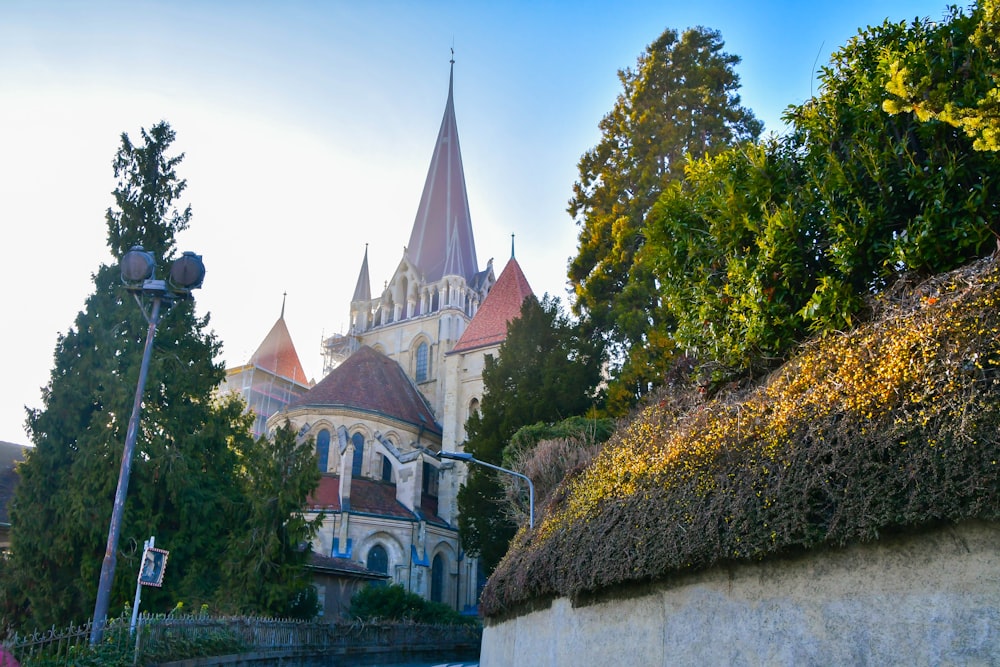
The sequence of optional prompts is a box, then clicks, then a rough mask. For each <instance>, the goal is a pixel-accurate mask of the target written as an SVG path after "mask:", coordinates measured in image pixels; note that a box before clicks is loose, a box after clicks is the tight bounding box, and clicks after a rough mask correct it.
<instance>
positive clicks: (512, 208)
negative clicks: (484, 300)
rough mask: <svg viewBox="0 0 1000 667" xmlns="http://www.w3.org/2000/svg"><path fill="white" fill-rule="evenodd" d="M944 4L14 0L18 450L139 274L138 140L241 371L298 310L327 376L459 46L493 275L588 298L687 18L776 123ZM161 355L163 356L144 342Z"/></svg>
mask: <svg viewBox="0 0 1000 667" xmlns="http://www.w3.org/2000/svg"><path fill="white" fill-rule="evenodd" d="M945 6H946V4H945V3H944V2H937V1H934V2H927V1H924V0H911V1H909V2H902V1H896V0H841V1H827V0H816V1H814V2H801V1H781V2H779V1H772V2H768V1H763V2H755V3H748V2H745V1H743V2H739V1H723V0H703V1H701V2H690V1H686V2H676V1H673V0H661V1H660V2H631V1H628V0H625V1H624V2H615V3H611V2H590V1H586V2H576V3H570V2H556V1H547V2H546V1H544V0H543V1H541V2H485V1H483V2H434V1H431V2H416V1H411V2H382V1H378V0H374V1H366V2H361V1H360V0H355V1H354V2H341V1H338V0H330V1H328V2H318V1H316V2H301V1H294V0H292V1H289V2H280V3H279V2H235V1H230V2H222V1H211V0H204V1H201V2H193V1H185V0H173V1H169V2H151V1H150V2H143V1H130V2H86V3H84V2H51V1H46V0H34V1H20V0H0V226H2V229H3V234H4V243H3V244H2V245H0V284H2V285H3V286H4V289H3V290H2V291H0V310H2V312H3V313H4V315H5V322H4V326H3V327H2V328H0V345H2V349H3V350H4V355H3V358H4V362H3V380H2V381H0V440H4V441H12V442H21V443H27V442H28V439H27V436H26V435H25V433H24V430H23V421H24V406H25V405H28V406H31V407H38V406H40V403H41V394H40V388H41V387H42V386H43V385H45V384H46V382H47V380H48V374H49V371H50V369H51V366H52V353H53V350H54V349H55V344H56V337H57V335H58V334H59V333H60V332H65V331H67V330H68V329H69V328H70V326H71V325H72V323H73V320H74V318H75V316H76V314H77V312H78V311H79V310H80V309H81V308H82V306H83V303H84V300H85V299H86V297H87V295H88V294H89V293H90V292H91V290H92V285H91V282H90V275H91V273H92V272H94V271H95V270H96V269H97V267H98V266H99V265H100V264H101V263H112V262H114V261H115V260H114V259H113V258H112V257H111V256H110V255H109V253H108V250H107V248H106V246H105V224H104V212H105V210H106V209H107V208H108V206H110V205H111V203H112V198H111V191H112V190H113V189H114V186H115V183H114V178H113V174H112V171H111V161H112V158H113V156H114V153H115V151H116V150H117V147H118V145H119V137H120V135H121V133H122V132H128V133H129V134H130V136H132V137H133V138H134V139H135V138H137V137H138V134H139V129H140V128H142V127H150V126H151V125H153V124H154V123H156V122H158V121H159V120H161V119H162V120H167V121H169V122H170V123H171V125H172V126H173V128H174V130H175V131H176V132H177V141H176V143H175V148H176V150H177V151H183V152H184V153H185V154H186V158H185V160H184V162H183V163H182V164H181V166H180V169H179V172H180V175H181V176H182V177H184V178H186V179H187V180H188V190H187V193H186V197H185V199H184V201H185V202H186V203H190V204H191V206H192V210H193V213H194V217H193V220H192V224H191V228H190V229H189V230H187V231H185V232H184V233H183V234H182V235H181V236H180V237H179V243H178V245H179V249H180V250H193V251H195V252H199V253H201V254H202V255H203V256H204V261H205V264H206V267H207V272H208V273H207V277H206V280H205V285H204V288H203V289H202V290H201V291H200V292H198V293H197V295H196V298H197V304H198V309H199V311H200V312H202V313H204V312H209V313H211V316H212V325H211V326H212V328H213V329H214V330H215V332H216V333H217V334H218V335H219V337H220V338H221V340H222V341H223V345H224V349H223V359H224V360H225V361H226V363H227V364H230V365H235V364H239V363H244V362H245V361H246V360H247V359H248V357H249V356H250V355H251V354H252V352H253V351H254V349H255V348H256V346H257V345H258V344H259V342H260V341H261V339H262V338H263V337H264V335H265V334H266V333H267V331H268V330H269V329H270V327H271V326H272V324H273V323H274V321H275V320H276V319H277V317H278V315H279V313H280V309H281V302H282V294H283V293H284V292H287V293H288V297H287V306H286V310H285V320H286V322H287V324H288V326H289V329H290V331H291V333H292V337H293V339H294V341H295V344H296V347H297V348H298V352H299V356H300V357H301V359H302V362H303V365H304V366H305V369H306V371H307V373H309V374H310V375H313V376H315V378H316V379H317V380H318V379H319V378H320V372H321V368H322V363H321V358H320V355H319V343H320V341H321V339H322V337H323V336H324V335H329V334H332V333H336V332H340V331H343V330H344V329H345V327H346V324H347V316H348V307H349V300H350V296H351V293H352V292H353V288H354V283H355V280H356V279H357V275H358V269H359V267H360V264H361V258H362V255H363V253H364V248H365V244H366V243H368V244H369V261H370V267H371V278H372V285H373V291H377V290H378V288H379V287H380V286H381V285H382V283H383V281H385V280H387V279H388V278H389V277H390V276H391V273H392V271H393V269H394V268H395V266H396V264H397V263H398V262H399V260H400V258H401V256H402V249H403V244H405V243H406V240H407V238H408V236H409V230H410V227H411V225H412V223H413V218H414V215H415V213H416V207H417V203H418V201H419V197H420V191H421V188H422V186H423V179H424V176H425V174H426V170H427V166H428V163H429V161H430V156H431V149H432V147H433V142H434V139H435V137H436V135H437V130H438V125H439V123H440V121H441V115H442V113H443V111H444V103H445V98H446V94H447V85H448V60H449V57H450V53H449V50H450V49H451V48H452V47H454V50H455V61H456V63H455V106H456V113H457V116H458V127H459V135H460V137H461V145H462V152H463V159H464V164H465V175H466V182H467V186H468V190H469V198H470V208H471V213H472V220H473V226H474V229H475V234H476V249H477V252H478V255H479V260H480V264H481V265H483V266H485V264H486V261H487V260H488V259H489V258H491V257H495V258H496V263H497V265H498V267H502V266H503V262H504V261H506V258H507V257H508V256H509V252H510V235H511V234H515V235H516V248H517V257H518V261H519V262H520V264H521V266H522V268H523V269H524V271H525V274H526V275H527V277H528V280H529V282H530V283H531V285H532V287H533V288H534V290H535V292H536V293H537V294H539V295H541V294H542V293H544V292H549V293H551V294H556V295H559V296H563V297H565V294H566V280H565V273H566V265H567V261H568V258H569V257H570V256H571V255H573V254H574V250H575V248H576V234H577V229H576V226H575V225H574V223H573V221H572V220H571V219H570V217H569V215H568V214H567V213H566V203H567V201H568V199H569V197H570V194H571V189H572V185H573V182H574V180H575V179H576V176H577V170H576V165H577V162H578V160H579V158H580V156H581V155H582V154H583V153H584V151H586V150H587V149H588V148H590V147H592V146H593V145H595V144H596V143H597V141H598V139H599V131H598V127H597V124H598V122H599V121H600V119H601V117H602V116H603V115H604V114H605V113H607V112H608V111H609V110H610V109H611V107H612V105H613V104H614V100H615V97H616V96H617V94H618V93H619V92H620V84H619V81H618V78H617V71H618V70H619V69H621V68H624V67H630V66H633V65H634V64H635V61H636V58H637V57H638V56H639V55H640V54H641V53H642V51H643V50H644V49H645V47H646V45H648V44H649V43H650V42H652V41H653V40H654V39H656V37H658V36H659V35H660V34H661V33H662V31H663V30H664V29H665V28H668V27H670V28H676V29H678V30H682V29H684V28H686V27H690V26H695V25H703V26H707V27H711V28H716V29H718V30H720V31H721V32H722V36H723V38H724V40H725V42H726V50H727V51H728V52H730V53H734V54H736V55H739V56H740V57H741V58H742V59H743V61H742V63H741V65H740V66H739V68H738V72H739V74H740V76H741V78H742V84H743V88H742V96H743V102H744V104H745V105H746V106H749V107H750V108H751V109H753V111H754V112H755V113H756V114H757V116H758V117H759V118H761V119H762V120H763V121H764V122H765V126H766V129H767V130H769V131H777V132H780V131H781V130H782V125H781V120H780V118H781V114H782V111H783V110H784V109H785V108H786V107H787V106H788V105H790V104H798V103H801V102H803V101H804V100H806V99H808V98H809V97H810V95H811V94H813V93H814V92H816V86H817V84H816V81H815V76H814V72H815V71H816V69H817V68H818V67H820V66H822V65H824V64H826V63H827V62H828V60H829V55H830V54H831V53H832V52H833V51H834V50H836V49H837V48H838V47H839V46H841V45H842V44H844V43H845V42H846V41H847V40H848V39H849V38H850V37H851V36H852V35H854V34H856V33H857V30H858V28H859V27H863V26H865V25H870V24H877V23H880V22H881V21H882V20H883V19H885V18H887V17H888V18H891V19H893V20H904V19H912V18H914V17H918V16H919V17H931V18H934V19H937V18H940V17H941V16H942V14H943V12H944V9H945ZM135 353H136V354H137V355H139V354H141V351H140V350H136V351H135Z"/></svg>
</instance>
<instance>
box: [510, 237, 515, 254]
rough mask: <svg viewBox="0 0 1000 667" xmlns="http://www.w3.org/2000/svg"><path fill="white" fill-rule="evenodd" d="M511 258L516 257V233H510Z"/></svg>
mask: <svg viewBox="0 0 1000 667" xmlns="http://www.w3.org/2000/svg"><path fill="white" fill-rule="evenodd" d="M510 258H511V259H514V235H513V234H511V235H510Z"/></svg>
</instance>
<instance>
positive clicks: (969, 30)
mask: <svg viewBox="0 0 1000 667" xmlns="http://www.w3.org/2000/svg"><path fill="white" fill-rule="evenodd" d="M948 12H949V16H948V20H946V21H942V22H939V23H935V24H929V25H926V26H924V28H925V30H927V32H929V33H932V34H934V35H935V36H934V38H932V39H923V40H911V41H910V42H909V43H907V44H905V45H900V46H899V47H897V48H892V49H887V50H886V51H885V53H884V54H883V56H882V62H881V65H882V67H883V68H884V70H885V71H886V73H887V77H888V80H887V81H886V83H885V89H886V92H887V93H889V96H888V98H887V99H886V100H885V101H884V102H883V103H882V108H883V109H885V110H886V111H888V112H889V113H893V114H896V113H908V112H912V113H913V114H915V115H916V117H917V118H918V119H919V120H921V121H930V120H938V121H941V122H945V123H948V124H949V125H953V126H955V127H958V128H961V129H962V130H963V131H964V132H965V133H966V135H967V136H968V137H969V138H971V139H972V140H973V144H972V147H973V148H974V149H976V150H986V151H997V150H1000V0H979V1H978V2H976V3H974V4H973V6H972V8H971V12H970V13H969V14H965V13H964V12H960V11H959V10H958V8H957V7H951V8H949V10H948ZM942 33H943V35H942ZM942 36H944V37H945V38H944V39H942V38H941V37H942Z"/></svg>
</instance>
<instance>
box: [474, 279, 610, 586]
mask: <svg viewBox="0 0 1000 667" xmlns="http://www.w3.org/2000/svg"><path fill="white" fill-rule="evenodd" d="M603 358H604V356H603V349H602V347H601V345H600V344H599V343H598V342H596V341H594V340H593V339H590V338H589V337H587V336H585V335H583V334H582V330H581V327H580V326H579V325H578V324H577V323H575V322H572V321H571V320H570V319H569V318H568V317H567V316H566V315H565V314H563V313H562V312H561V310H560V302H559V299H557V298H550V297H548V296H546V297H545V298H544V299H543V300H542V301H541V302H539V301H538V300H537V299H536V298H534V297H529V298H527V299H525V300H524V304H523V305H522V307H521V314H520V316H519V317H518V318H517V319H515V320H513V321H512V322H510V323H509V324H508V325H507V338H506V340H505V341H504V342H503V343H502V344H501V345H500V350H499V358H497V359H494V358H487V360H486V367H485V368H484V370H483V385H484V394H483V400H482V403H481V405H480V408H481V409H480V411H479V412H477V413H473V414H472V415H471V416H470V417H469V419H468V421H467V422H466V433H467V434H468V440H467V442H466V444H465V451H466V452H467V453H469V454H472V455H473V456H474V457H476V458H477V459H479V460H481V461H485V462H487V463H492V464H494V465H501V462H502V460H503V454H504V450H505V448H506V447H507V446H508V443H509V442H510V439H511V437H512V436H513V435H514V433H515V432H517V430H518V429H520V428H521V427H522V426H527V425H529V424H537V423H539V422H546V423H547V422H556V421H560V420H562V419H565V418H567V417H571V416H574V415H581V414H584V413H585V412H587V411H588V410H589V409H590V408H591V407H592V406H593V405H594V403H595V397H594V391H595V388H596V387H597V385H598V383H599V382H600V379H601V363H602V361H603ZM503 498H504V490H503V487H502V485H501V484H500V482H499V480H498V478H497V473H495V472H494V471H492V470H490V469H488V468H484V467H481V466H480V467H477V466H475V465H472V466H470V469H469V477H468V479H467V480H466V483H465V485H464V486H463V487H462V488H461V489H460V490H459V493H458V507H459V519H458V521H459V532H460V533H461V535H462V544H463V546H464V547H465V549H466V550H467V551H468V552H469V553H471V554H475V555H478V556H479V557H480V558H481V559H482V562H483V565H484V567H485V568H486V570H487V571H490V570H492V569H493V568H494V567H496V564H497V563H498V562H499V561H500V558H501V557H503V555H504V553H506V551H507V545H508V543H509V542H510V540H511V538H512V537H513V536H514V533H515V531H516V526H515V525H514V524H513V523H512V522H511V521H510V519H508V518H507V516H506V515H505V514H504V512H502V511H501V509H500V504H501V503H502V502H503Z"/></svg>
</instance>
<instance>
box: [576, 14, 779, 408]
mask: <svg viewBox="0 0 1000 667" xmlns="http://www.w3.org/2000/svg"><path fill="white" fill-rule="evenodd" d="M724 46H725V45H724V42H723V40H722V36H721V34H720V33H719V32H718V31H716V30H710V29H707V28H702V27H697V28H692V29H689V30H686V31H684V32H683V33H682V34H678V33H677V31H675V30H670V29H668V30H666V31H664V32H663V34H662V35H660V37H659V38H657V39H656V41H654V42H653V43H652V44H650V45H649V47H648V48H647V49H646V51H645V53H643V54H642V55H641V56H640V57H639V60H638V63H637V66H636V68H635V69H625V70H622V71H620V72H619V73H618V77H619V79H620V80H621V83H622V88H623V91H622V92H621V94H619V96H618V99H617V101H616V102H615V105H614V108H613V109H612V110H611V112H610V113H608V115H606V116H605V117H604V118H603V119H602V120H601V123H600V129H601V140H600V142H599V143H598V144H597V146H595V147H594V148H593V149H591V150H589V151H587V152H586V153H585V154H584V155H583V157H582V158H581V159H580V163H579V172H580V180H579V181H578V182H577V183H576V184H575V185H574V188H573V197H572V199H571V200H570V202H569V212H570V215H572V216H573V218H574V219H575V220H576V222H577V224H578V225H579V226H580V236H579V244H578V249H577V254H576V256H575V257H573V258H572V259H571V260H570V264H569V279H570V282H571V283H572V285H573V288H574V291H575V295H576V301H575V303H574V309H575V311H576V312H577V314H580V315H586V317H587V318H588V321H589V322H590V324H591V326H592V327H593V328H594V330H595V332H597V334H599V335H601V336H602V337H603V338H605V339H606V340H607V341H609V342H610V343H612V344H613V345H614V348H613V352H614V356H615V357H617V359H618V360H619V362H620V361H621V360H623V359H624V358H625V357H626V356H627V355H628V354H629V352H630V349H631V350H632V351H633V353H634V354H638V355H640V356H641V355H642V354H643V352H644V349H645V348H646V347H648V346H649V345H651V344H653V345H655V344H656V343H657V341H650V340H648V339H647V332H648V329H649V318H648V312H649V310H650V308H651V307H652V305H653V303H654V299H655V297H654V291H655V280H654V277H653V276H652V274H651V273H650V272H648V271H646V270H645V269H644V267H642V266H638V267H636V266H635V264H634V259H635V255H636V253H637V252H638V251H639V249H640V248H641V247H642V246H643V244H644V243H645V239H646V232H645V227H646V223H647V216H648V214H649V212H650V210H651V208H652V206H653V204H654V203H655V202H656V199H657V198H658V197H659V195H660V193H662V192H663V191H664V189H665V188H666V187H667V185H668V184H669V183H671V182H674V181H676V180H678V179H680V178H682V177H683V173H684V165H685V164H686V162H687V161H688V160H689V159H690V158H699V157H702V156H705V155H712V154H715V153H717V152H719V151H721V150H724V149H726V148H727V147H729V146H731V145H733V144H734V143H737V142H741V141H745V140H752V139H755V138H756V137H757V136H759V134H760V132H761V130H762V124H761V123H760V121H758V120H757V119H756V118H755V117H754V116H753V114H752V113H751V112H750V111H749V110H748V109H746V108H744V107H742V106H741V105H740V97H739V94H738V90H739V86H740V81H739V76H738V75H737V74H736V70H735V68H736V66H737V65H738V64H739V62H740V59H739V57H738V56H735V55H732V54H729V53H726V52H725V51H723V48H724ZM630 280H631V282H632V289H630V290H628V291H627V292H626V291H625V286H626V284H627V283H628V282H629V281H630ZM643 368H645V364H643V363H639V364H633V369H634V371H635V373H636V375H637V377H635V378H633V379H632V380H631V381H630V382H631V384H632V385H633V386H634V387H635V388H636V391H637V392H638V391H642V390H644V388H645V387H646V385H647V384H648V382H649V381H655V377H643V373H642V369H643ZM632 400H633V401H634V400H635V397H633V399H632Z"/></svg>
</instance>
